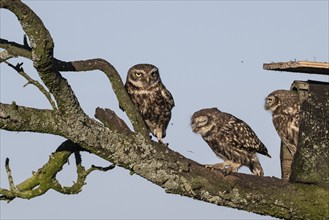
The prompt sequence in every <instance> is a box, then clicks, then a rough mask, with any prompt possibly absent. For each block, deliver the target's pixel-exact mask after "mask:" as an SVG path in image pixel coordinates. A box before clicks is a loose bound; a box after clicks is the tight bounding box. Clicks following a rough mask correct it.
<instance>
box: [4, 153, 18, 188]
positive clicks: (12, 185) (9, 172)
mask: <svg viewBox="0 0 329 220" xmlns="http://www.w3.org/2000/svg"><path fill="white" fill-rule="evenodd" d="M5 167H6V172H7V176H8V181H9V187H10V190H11V191H16V187H15V184H14V179H13V176H12V175H11V169H10V167H9V158H6V162H5Z"/></svg>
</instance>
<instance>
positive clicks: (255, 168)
mask: <svg viewBox="0 0 329 220" xmlns="http://www.w3.org/2000/svg"><path fill="white" fill-rule="evenodd" d="M249 169H250V171H251V172H252V173H253V174H254V175H256V176H264V171H263V168H262V165H260V162H259V160H258V158H257V156H256V155H255V156H254V158H253V159H252V161H251V163H250V167H249Z"/></svg>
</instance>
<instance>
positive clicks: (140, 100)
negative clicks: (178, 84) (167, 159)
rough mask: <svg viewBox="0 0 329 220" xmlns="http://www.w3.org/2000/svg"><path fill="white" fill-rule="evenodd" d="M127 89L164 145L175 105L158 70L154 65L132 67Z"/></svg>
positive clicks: (146, 121) (154, 133)
mask: <svg viewBox="0 0 329 220" xmlns="http://www.w3.org/2000/svg"><path fill="white" fill-rule="evenodd" d="M125 87H126V89H127V92H128V94H129V96H130V98H131V100H132V101H133V103H134V104H135V106H136V108H137V109H138V111H139V113H140V114H141V116H142V118H143V119H144V121H145V124H146V125H147V127H148V129H149V131H150V132H151V133H152V134H153V136H155V137H156V138H157V139H158V141H159V143H163V140H162V138H164V137H165V136H166V129H167V126H168V123H169V121H170V119H171V110H172V108H173V107H174V106H175V103H174V99H173V97H172V95H171V93H170V92H169V91H168V90H167V89H166V87H165V86H164V85H163V83H162V81H161V78H160V74H159V70H158V68H157V67H156V66H154V65H152V64H137V65H135V66H133V67H131V68H130V69H129V71H128V75H127V80H126V84H125Z"/></svg>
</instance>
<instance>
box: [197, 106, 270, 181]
mask: <svg viewBox="0 0 329 220" xmlns="http://www.w3.org/2000/svg"><path fill="white" fill-rule="evenodd" d="M191 125H192V130H193V132H195V133H199V134H201V136H202V137H203V139H204V140H205V141H206V142H207V144H208V145H209V146H210V148H211V149H212V150H213V151H214V153H215V154H216V155H217V156H218V157H220V158H221V159H222V160H223V161H224V162H223V163H219V164H214V165H210V167H212V168H215V169H220V170H223V171H224V172H226V173H230V172H237V171H238V169H239V168H240V167H241V166H247V167H249V169H250V171H251V172H252V173H253V174H254V175H257V176H263V175H264V172H263V168H262V166H261V165H260V162H259V160H258V158H257V155H256V153H260V154H263V155H265V156H268V157H271V156H270V155H269V154H268V152H267V149H266V147H265V145H264V144H263V143H262V142H261V141H260V140H259V139H258V137H257V136H256V134H255V132H253V130H252V129H251V128H250V127H249V126H248V125H247V124H246V123H245V122H244V121H242V120H240V119H238V118H236V117H234V116H233V115H231V114H228V113H225V112H221V111H220V110H218V109H217V108H208V109H201V110H199V111H197V112H195V113H194V114H193V116H192V119H191Z"/></svg>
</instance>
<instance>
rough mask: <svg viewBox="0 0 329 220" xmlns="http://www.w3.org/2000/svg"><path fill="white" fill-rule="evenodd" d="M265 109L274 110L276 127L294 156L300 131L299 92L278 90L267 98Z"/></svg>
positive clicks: (273, 116)
mask: <svg viewBox="0 0 329 220" xmlns="http://www.w3.org/2000/svg"><path fill="white" fill-rule="evenodd" d="M265 110H269V111H271V112H272V120H273V124H274V127H275V129H276V131H277V133H278V134H279V136H280V138H281V140H282V142H283V143H284V144H285V145H286V146H287V148H288V150H289V152H290V153H291V155H292V156H294V154H295V153H296V149H297V142H298V131H299V112H300V103H299V98H298V94H297V93H296V92H292V91H289V90H276V91H274V92H272V93H271V94H269V95H268V96H267V97H266V99H265Z"/></svg>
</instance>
